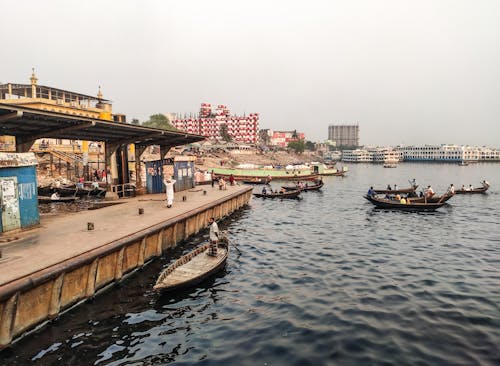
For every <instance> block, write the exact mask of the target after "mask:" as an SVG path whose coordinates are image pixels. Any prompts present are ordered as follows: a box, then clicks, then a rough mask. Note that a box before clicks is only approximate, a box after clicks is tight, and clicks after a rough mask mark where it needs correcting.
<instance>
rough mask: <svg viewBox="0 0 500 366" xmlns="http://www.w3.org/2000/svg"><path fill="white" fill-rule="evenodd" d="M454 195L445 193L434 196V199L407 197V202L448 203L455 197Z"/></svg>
mask: <svg viewBox="0 0 500 366" xmlns="http://www.w3.org/2000/svg"><path fill="white" fill-rule="evenodd" d="M453 196H454V194H451V193H445V194H443V195H441V196H436V195H434V196H432V197H427V198H425V197H406V200H410V202H411V203H426V202H427V203H437V202H446V201H448V200H449V199H450V198H451V197H453Z"/></svg>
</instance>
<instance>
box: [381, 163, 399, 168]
mask: <svg viewBox="0 0 500 366" xmlns="http://www.w3.org/2000/svg"><path fill="white" fill-rule="evenodd" d="M397 167H398V164H397V163H384V168H397Z"/></svg>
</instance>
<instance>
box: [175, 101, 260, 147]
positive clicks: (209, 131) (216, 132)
mask: <svg viewBox="0 0 500 366" xmlns="http://www.w3.org/2000/svg"><path fill="white" fill-rule="evenodd" d="M172 125H173V126H174V127H175V128H177V129H179V130H181V131H185V132H189V133H194V134H200V135H203V136H206V137H207V138H210V139H216V140H223V135H222V133H221V132H222V131H223V129H226V131H227V134H228V135H229V137H230V138H231V139H232V141H234V142H245V143H253V144H255V143H257V131H258V130H259V114H258V113H250V114H249V115H248V116H237V115H231V113H230V111H229V108H228V107H227V106H225V105H218V106H217V108H216V109H215V111H212V105H211V104H209V103H202V104H201V108H200V112H199V114H198V116H196V117H184V118H175V119H174V120H173V121H172ZM224 126H225V127H224Z"/></svg>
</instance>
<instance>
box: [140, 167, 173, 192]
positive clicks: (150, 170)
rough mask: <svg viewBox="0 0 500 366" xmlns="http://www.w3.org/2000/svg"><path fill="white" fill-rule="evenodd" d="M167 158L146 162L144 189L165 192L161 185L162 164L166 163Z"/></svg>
mask: <svg viewBox="0 0 500 366" xmlns="http://www.w3.org/2000/svg"><path fill="white" fill-rule="evenodd" d="M168 163H169V161H168V160H167V159H163V160H154V161H148V162H146V190H147V192H148V193H162V192H165V187H164V186H163V166H164V165H168Z"/></svg>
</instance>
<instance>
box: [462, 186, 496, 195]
mask: <svg viewBox="0 0 500 366" xmlns="http://www.w3.org/2000/svg"><path fill="white" fill-rule="evenodd" d="M488 188H490V186H489V185H486V186H482V187H477V188H472V189H457V190H455V193H456V194H474V193H486V191H487V190H488Z"/></svg>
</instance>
